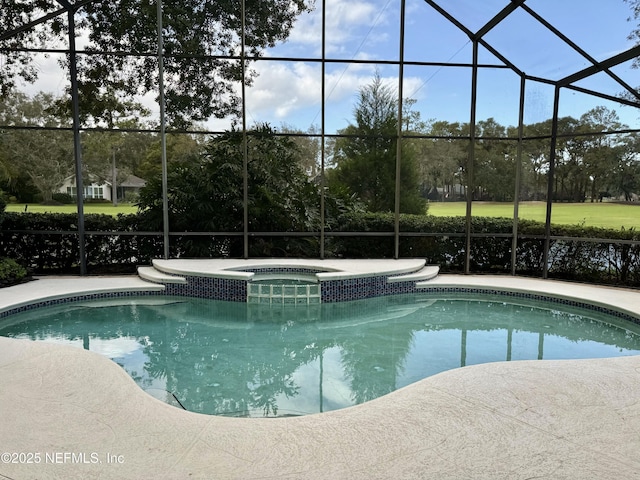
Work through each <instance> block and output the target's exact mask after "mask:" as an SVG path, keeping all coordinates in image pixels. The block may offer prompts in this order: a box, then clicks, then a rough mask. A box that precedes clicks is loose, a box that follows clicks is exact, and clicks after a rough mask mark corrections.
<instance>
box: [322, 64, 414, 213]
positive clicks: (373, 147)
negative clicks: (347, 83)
mask: <svg viewBox="0 0 640 480" xmlns="http://www.w3.org/2000/svg"><path fill="white" fill-rule="evenodd" d="M354 117H355V124H351V125H349V126H348V127H347V128H345V129H343V130H340V131H339V132H338V133H339V134H341V135H344V137H340V138H338V139H336V141H335V146H334V154H333V163H334V164H335V169H334V170H333V171H331V172H329V175H328V177H329V181H330V182H331V183H335V184H336V185H338V186H342V187H344V188H347V189H348V190H350V191H351V192H353V193H355V194H356V195H357V196H358V198H359V199H360V200H361V201H363V202H364V203H365V205H366V207H367V209H368V210H370V211H372V212H393V211H394V210H395V190H396V155H397V142H398V138H397V130H398V99H397V95H396V93H395V92H394V91H393V90H392V89H391V88H390V87H388V86H386V85H384V83H383V82H382V79H381V78H380V76H379V75H378V74H376V75H375V77H374V78H373V81H372V83H370V84H369V85H367V86H365V87H363V88H361V89H360V91H359V94H358V103H357V104H356V106H355V109H354ZM405 145H406V146H410V144H409V142H406V143H405V144H403V147H404V146H405ZM416 155H417V153H416V150H415V148H403V150H402V158H401V164H400V165H401V172H400V211H401V212H402V213H415V214H423V213H425V212H426V201H425V200H424V198H422V197H421V196H420V181H419V177H418V166H417V161H416Z"/></svg>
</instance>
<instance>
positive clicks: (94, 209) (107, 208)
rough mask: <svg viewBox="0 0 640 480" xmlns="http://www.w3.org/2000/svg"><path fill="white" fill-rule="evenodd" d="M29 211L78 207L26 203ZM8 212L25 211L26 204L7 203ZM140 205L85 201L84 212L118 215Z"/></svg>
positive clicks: (74, 208) (69, 211)
mask: <svg viewBox="0 0 640 480" xmlns="http://www.w3.org/2000/svg"><path fill="white" fill-rule="evenodd" d="M26 208H27V210H26V211H27V212H28V213H77V211H78V208H77V207H76V205H75V204H70V205H40V204H38V203H29V204H27V205H26ZM6 211H7V212H24V211H25V204H24V203H22V204H20V203H9V204H7V210H6ZM137 211H138V207H136V206H135V205H134V204H132V203H121V204H118V206H117V207H114V206H113V204H111V203H85V204H84V213H102V214H105V215H112V216H114V217H115V216H116V215H118V214H119V213H125V214H126V213H136V212H137Z"/></svg>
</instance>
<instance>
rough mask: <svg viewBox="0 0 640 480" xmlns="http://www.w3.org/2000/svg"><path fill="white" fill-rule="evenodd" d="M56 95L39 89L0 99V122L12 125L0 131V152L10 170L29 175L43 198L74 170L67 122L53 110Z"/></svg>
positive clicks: (50, 196)
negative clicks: (36, 92)
mask: <svg viewBox="0 0 640 480" xmlns="http://www.w3.org/2000/svg"><path fill="white" fill-rule="evenodd" d="M54 102H55V98H54V97H53V96H52V95H51V94H45V93H39V94H37V95H35V96H34V97H33V98H29V97H27V96H26V95H25V94H22V93H17V94H14V95H12V96H11V97H8V98H6V99H4V100H2V101H0V124H1V125H8V126H13V127H20V126H22V127H40V128H38V129H33V128H11V129H5V130H3V131H2V132H1V135H2V140H1V142H0V143H1V144H2V152H3V153H2V155H3V157H4V159H5V162H6V163H7V165H9V166H10V169H11V171H13V172H19V173H20V174H24V175H26V176H27V177H28V179H29V182H30V183H31V184H32V185H33V186H34V187H36V188H37V189H38V191H39V192H40V195H41V196H42V200H43V201H44V202H48V201H51V199H52V195H53V193H55V192H56V190H57V189H58V188H59V187H60V186H62V184H63V183H64V179H65V178H66V177H67V176H69V175H71V173H72V171H73V136H72V134H71V132H70V131H69V130H61V129H62V128H65V127H66V128H68V127H69V125H68V124H65V123H64V122H63V121H61V120H60V119H59V118H58V117H57V116H56V115H54V114H53V113H52V110H51V107H52V106H53V104H54Z"/></svg>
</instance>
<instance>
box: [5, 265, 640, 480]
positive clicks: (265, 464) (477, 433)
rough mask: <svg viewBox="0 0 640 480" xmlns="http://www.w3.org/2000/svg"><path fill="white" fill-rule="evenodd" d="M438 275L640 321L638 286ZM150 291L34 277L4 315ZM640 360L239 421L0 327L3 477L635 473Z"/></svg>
mask: <svg viewBox="0 0 640 480" xmlns="http://www.w3.org/2000/svg"><path fill="white" fill-rule="evenodd" d="M429 282H430V283H431V284H433V285H434V286H473V287H478V288H495V289H501V288H504V289H509V290H512V291H514V290H515V291H520V290H522V291H528V292H532V293H536V292H537V293H541V294H551V295H555V296H558V295H561V296H563V297H566V298H573V299H578V300H585V301H589V302H595V303H597V304H599V305H608V306H610V307H611V308H615V309H621V310H623V311H626V312H629V313H634V314H636V315H639V316H640V292H638V291H635V290H628V289H617V288H606V287H596V286H591V285H582V284H573V283H567V282H556V281H544V280H538V279H528V278H521V277H510V276H462V275H460V276H458V275H440V276H438V277H437V278H435V279H432V280H429ZM144 288H158V287H157V286H154V285H152V284H149V283H147V282H144V281H142V280H140V279H139V278H137V277H135V276H122V277H43V278H40V279H38V280H37V281H35V282H31V283H28V284H23V285H18V286H15V287H10V288H5V289H0V311H2V310H5V309H7V308H9V307H10V306H11V305H14V306H15V305H19V304H24V303H28V302H33V301H36V300H37V299H40V298H43V297H47V298H56V297H58V296H64V295H76V294H80V293H86V292H92V291H96V290H100V291H105V290H108V291H115V290H117V289H123V291H127V290H128V289H129V290H130V289H144ZM639 399H640V357H624V358H615V359H599V360H571V361H569V360H566V361H551V360H545V361H520V362H508V363H507V362H503V363H492V364H485V365H477V366H469V367H464V368H459V369H456V370H451V371H448V372H444V373H441V374H439V375H435V376H433V377H429V378H426V379H424V380H421V381H419V382H417V383H415V384H412V385H409V386H407V387H405V388H403V389H400V390H397V391H395V392H393V393H391V394H389V395H386V396H384V397H381V398H379V399H376V400H373V401H371V402H368V403H365V404H361V405H357V406H355V407H350V408H347V409H343V410H337V411H332V412H327V413H323V414H316V415H309V416H304V417H296V418H278V419H237V418H225V417H216V416H209V415H202V414H197V413H192V412H187V411H183V410H180V409H178V408H175V407H172V406H170V405H167V404H165V403H163V402H161V401H159V400H156V399H155V398H153V397H151V396H150V395H148V394H146V393H145V392H143V391H142V390H141V389H140V388H139V387H138V386H137V385H136V384H135V383H134V381H133V380H132V379H131V378H130V377H129V375H128V374H127V373H126V372H125V371H124V370H123V369H122V368H120V367H119V366H118V365H117V364H116V363H114V362H112V361H111V360H109V359H107V358H106V357H103V356H100V355H98V354H96V353H92V352H87V351H84V350H81V349H78V348H73V347H67V346H59V345H51V344H44V343H36V342H31V341H26V340H11V339H7V338H3V337H0V478H10V479H15V480H17V479H31V478H38V479H43V478H44V479H47V478H61V479H75V478H82V479H91V478H99V479H111V478H113V479H142V478H168V479H186V478H194V479H195V478H198V479H199V478H203V479H218V478H220V479H227V478H228V479H231V478H238V479H254V478H290V479H293V478H304V479H316V478H317V479H325V478H327V479H329V478H330V479H342V478H348V479H360V478H362V479H372V478H374V479H375V478H380V479H383V478H384V479H387V478H434V479H466V478H473V479H482V478H486V479H526V478H533V477H535V478H548V479H562V478H571V479H586V478H590V479H591V478H594V479H605V478H611V479H614V478H615V479H621V478H624V479H629V478H640V457H639V455H638V451H640V402H639Z"/></svg>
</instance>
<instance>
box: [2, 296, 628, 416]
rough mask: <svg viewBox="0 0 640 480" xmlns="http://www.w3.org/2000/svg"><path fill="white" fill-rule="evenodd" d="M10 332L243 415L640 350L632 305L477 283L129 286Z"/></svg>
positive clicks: (193, 403) (31, 314) (282, 412)
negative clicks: (247, 293)
mask: <svg viewBox="0 0 640 480" xmlns="http://www.w3.org/2000/svg"><path fill="white" fill-rule="evenodd" d="M0 335H3V336H8V337H13V338H29V339H32V340H39V341H40V340H42V341H48V342H55V343H61V344H73V345H77V346H79V347H82V348H85V349H88V350H93V351H96V352H99V353H102V354H104V355H106V356H108V357H109V358H111V359H113V360H114V361H115V362H116V363H118V364H120V365H121V366H122V367H123V368H124V369H125V370H126V371H127V372H128V373H129V375H130V376H131V377H132V378H133V379H134V380H135V381H136V382H137V383H138V385H140V386H141V388H142V389H144V390H146V391H148V392H149V393H151V394H155V395H156V396H160V397H161V398H162V399H163V400H166V401H169V402H170V403H171V402H175V403H176V404H178V402H179V404H182V406H184V408H186V409H188V410H192V411H196V412H201V413H209V414H217V415H233V416H286V415H302V414H310V413H317V412H324V411H329V410H335V409H340V408H345V407H347V406H350V405H354V404H358V403H363V402H366V401H368V400H372V399H374V398H377V397H379V396H382V395H385V394H387V393H389V392H391V391H393V390H396V389H399V388H402V387H403V386H406V385H409V384H411V383H414V382H416V381H418V380H420V379H422V378H425V377H427V376H430V375H434V374H437V373H439V372H442V371H445V370H449V369H452V368H458V367H461V366H466V365H472V364H478V363H486V362H495V361H503V360H524V359H560V358H597V357H612V356H620V355H637V354H639V353H640V328H639V327H638V326H637V325H636V324H633V323H631V322H628V321H625V320H622V319H620V318H617V317H614V316H611V315H607V314H605V313H601V312H597V311H594V310H586V309H583V308H578V307H572V306H565V305H561V304H559V303H551V302H539V301H533V300H531V299H527V298H514V297H507V296H502V295H482V296H478V295H471V294H466V293H465V294H452V293H429V294H411V295H397V296H391V297H379V298H373V299H368V300H361V301H352V302H344V303H334V304H320V305H311V306H308V307H307V306H305V307H303V308H300V307H284V306H282V307H274V306H263V305H255V304H254V305H252V304H246V303H238V302H225V301H218V300H205V299H193V298H181V297H171V296H157V297H139V298H120V299H111V300H100V301H87V302H77V303H70V304H66V305H58V306H54V307H48V308H46V309H37V310H32V311H27V312H23V313H20V314H16V315H12V316H10V317H7V318H6V319H4V320H2V321H0ZM167 392H170V393H167ZM158 394H159V395H158Z"/></svg>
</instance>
